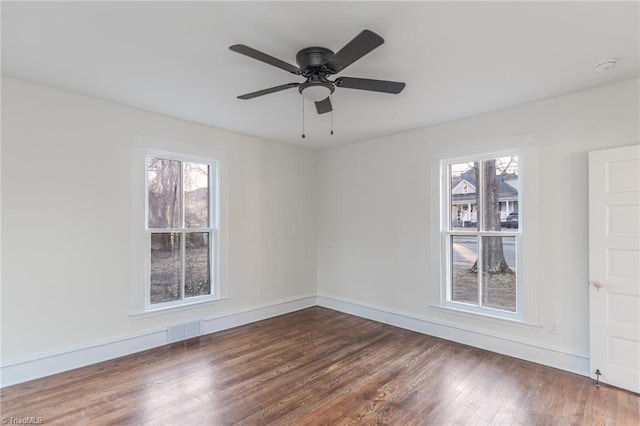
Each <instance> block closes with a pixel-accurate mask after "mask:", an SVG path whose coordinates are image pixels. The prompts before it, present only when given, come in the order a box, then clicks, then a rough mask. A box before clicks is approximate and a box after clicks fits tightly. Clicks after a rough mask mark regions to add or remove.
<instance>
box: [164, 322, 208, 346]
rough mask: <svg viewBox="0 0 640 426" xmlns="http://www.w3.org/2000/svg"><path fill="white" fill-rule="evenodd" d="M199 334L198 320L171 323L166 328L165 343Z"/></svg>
mask: <svg viewBox="0 0 640 426" xmlns="http://www.w3.org/2000/svg"><path fill="white" fill-rule="evenodd" d="M199 335H200V321H194V322H190V323H187V324H178V325H173V326H171V327H169V329H168V334H167V343H173V342H178V341H180V340H185V339H190V338H192V337H196V336H199Z"/></svg>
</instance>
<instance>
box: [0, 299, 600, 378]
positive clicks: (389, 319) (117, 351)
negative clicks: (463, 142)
mask: <svg viewBox="0 0 640 426" xmlns="http://www.w3.org/2000/svg"><path fill="white" fill-rule="evenodd" d="M312 306H322V307H325V308H329V309H333V310H336V311H339V312H344V313H347V314H351V315H356V316H359V317H362V318H366V319H370V320H373V321H378V322H381V323H384V324H389V325H393V326H396V327H400V328H404V329H407V330H412V331H416V332H419V333H423V334H428V335H431V336H435V337H440V338H443V339H447V340H451V341H454V342H458V343H463V344H466V345H470V346H474V347H477V348H481V349H486V350H489V351H492V352H497V353H501V354H504V355H508V356H512V357H515V358H520V359H524V360H526V361H531V362H535V363H538V364H542V365H547V366H549V367H554V368H558V369H561V370H565V371H570V372H572V373H576V374H580V375H583V376H589V375H590V374H589V357H588V356H585V355H581V354H574V353H570V352H568V351H566V350H563V349H561V348H553V347H548V346H543V345H540V344H538V343H536V342H528V341H526V340H523V339H517V338H514V337H513V336H505V335H500V334H498V333H494V332H490V331H487V330H484V329H480V328H471V327H465V326H461V325H460V324H455V323H448V322H445V321H440V320H435V319H432V318H427V317H424V316H418V315H414V314H410V313H406V312H401V311H395V310H390V309H388V308H384V307H381V306H373V305H367V304H364V303H361V302H357V301H352V300H346V299H343V298H339V297H335V296H330V295H318V296H315V295H308V296H300V297H294V298H288V299H283V300H279V301H275V302H271V303H265V304H261V305H255V306H252V307H248V308H245V309H238V310H235V311H227V312H222V313H220V314H218V315H213V316H209V317H204V318H200V325H201V335H205V334H209V333H215V332H217V331H222V330H226V329H229V328H233V327H238V326H241V325H245V324H249V323H252V322H256V321H262V320H265V319H268V318H272V317H275V316H278V315H283V314H287V313H290V312H295V311H298V310H301V309H305V308H310V307H312ZM196 321H197V320H196ZM167 343H168V342H167V328H162V329H158V330H152V331H148V332H143V333H137V334H131V335H127V336H120V337H117V338H113V339H108V340H104V341H99V342H93V343H90V344H87V345H83V346H80V347H74V348H66V349H63V350H60V351H56V352H52V353H48V354H43V355H40V356H37V357H32V358H29V359H22V360H17V361H12V362H8V363H4V364H2V366H0V387H6V386H11V385H14V384H18V383H23V382H26V381H29V380H34V379H38V378H41V377H46V376H50V375H52V374H57V373H61V372H64V371H69V370H73V369H75V368H80V367H84V366H87V365H90V364H96V363H98V362H102V361H107V360H110V359H114V358H118V357H121V356H125V355H130V354H133V353H136V352H141V351H144V350H147V349H152V348H155V347H159V346H163V345H166V344H167Z"/></svg>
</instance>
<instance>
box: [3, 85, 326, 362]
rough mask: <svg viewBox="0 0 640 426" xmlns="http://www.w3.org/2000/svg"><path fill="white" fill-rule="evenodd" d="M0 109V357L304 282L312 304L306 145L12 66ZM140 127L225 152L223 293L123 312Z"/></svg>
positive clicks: (97, 337) (14, 357)
mask: <svg viewBox="0 0 640 426" xmlns="http://www.w3.org/2000/svg"><path fill="white" fill-rule="evenodd" d="M2 121H3V122H2V255H3V258H2V264H3V265H2V266H3V269H2V363H3V365H7V364H12V363H14V362H15V361H20V360H25V359H27V360H28V359H36V358H38V357H40V356H43V355H49V354H52V353H57V352H61V353H64V352H65V351H68V350H69V349H70V348H71V349H78V348H83V347H86V346H87V345H91V344H93V343H96V342H97V343H104V342H106V341H109V340H110V339H111V340H114V341H117V340H119V339H121V338H122V337H130V336H136V335H140V334H144V332H147V331H154V330H161V329H163V328H164V327H166V326H168V325H172V324H177V323H183V322H185V321H190V320H194V319H195V320H198V319H202V318H210V317H220V316H223V315H225V314H226V313H241V312H245V311H247V310H252V309H255V308H260V307H263V308H264V307H265V306H270V305H272V304H274V303H279V302H282V301H288V300H294V299H296V298H303V297H305V296H311V300H312V304H313V301H314V300H315V299H314V298H313V296H314V295H315V293H316V285H315V284H316V283H315V280H316V270H315V266H316V253H315V250H316V247H315V229H316V223H315V222H316V205H315V199H316V197H315V195H314V194H315V193H316V190H315V182H316V180H315V154H314V153H313V152H310V151H308V150H305V149H299V148H296V147H291V146H286V145H283V144H278V143H273V142H268V141H264V140H259V139H255V138H251V137H247V136H241V135H238V134H233V133H229V132H225V131H221V130H217V129H213V128H210V127H206V126H201V125H197V124H194V123H189V122H186V121H182V120H178V119H174V118H170V117H167V116H161V115H158V114H152V113H148V112H144V111H140V110H136V109H133V108H128V107H125V106H121V105H117V104H114V103H110V102H105V101H101V100H97V99H93V98H88V97H84V96H79V95H74V94H70V93H65V92H61V91H57V90H53V89H49V88H44V87H39V86H35V85H31V84H27V83H24V82H20V81H16V80H12V79H3V80H2ZM134 134H143V135H148V136H152V137H154V138H162V139H168V140H172V141H175V142H180V143H186V144H196V145H203V146H207V147H212V148H215V149H219V150H222V151H225V152H226V154H227V159H228V171H229V174H228V182H227V188H228V192H229V199H228V226H229V231H228V236H229V253H228V254H229V259H230V260H229V263H228V268H229V270H228V276H229V293H230V298H229V299H228V300H224V301H220V302H216V303H215V304H213V305H208V306H206V307H200V308H193V309H187V310H183V311H180V312H175V313H169V314H161V315H156V316H152V317H148V318H142V319H131V318H130V317H129V313H130V312H131V297H132V296H131V294H132V291H131V290H132V285H133V284H132V282H131V281H132V280H131V275H132V274H131V268H132V265H131V257H132V253H131V229H130V227H131V214H132V213H131V212H132V206H131V197H132V195H131V191H132V178H131V167H132V166H131V157H132V143H133V142H134ZM231 325H232V323H231ZM18 366H19V365H18ZM22 367H23V370H24V369H25V368H27V367H26V366H22Z"/></svg>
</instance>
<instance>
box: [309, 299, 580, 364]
mask: <svg viewBox="0 0 640 426" xmlns="http://www.w3.org/2000/svg"><path fill="white" fill-rule="evenodd" d="M317 300H318V306H322V307H325V308H329V309H333V310H336V311H339V312H343V313H346V314H350V315H355V316H359V317H362V318H366V319H370V320H373V321H377V322H381V323H384V324H389V325H393V326H395V327H400V328H404V329H407V330H412V331H416V332H418V333H422V334H428V335H430V336H435V337H440V338H442V339H446V340H451V341H454V342H458V343H462V344H465V345H470V346H474V347H477V348H481V349H486V350H488V351H491V352H496V353H500V354H503V355H508V356H512V357H514V358H520V359H523V360H526V361H531V362H535V363H537V364H542V365H546V366H549V367H553V368H558V369H561V370H565V371H569V372H572V373H576V374H580V375H583V376H589V375H590V374H589V357H588V356H585V355H581V354H575V353H570V352H568V351H566V350H563V349H562V348H553V347H550V346H544V345H541V344H539V343H536V342H530V341H526V340H524V339H518V338H514V337H513V336H506V335H500V334H499V333H495V332H490V331H487V330H484V329H481V328H476V327H473V328H472V327H467V326H462V325H460V324H456V323H451V322H445V321H440V320H435V319H432V318H427V317H424V316H418V315H414V314H410V313H406V312H400V311H395V310H390V309H387V308H384V307H380V306H373V305H367V304H363V303H360V302H356V301H352V300H346V299H343V298H339V297H335V296H329V295H318V297H317Z"/></svg>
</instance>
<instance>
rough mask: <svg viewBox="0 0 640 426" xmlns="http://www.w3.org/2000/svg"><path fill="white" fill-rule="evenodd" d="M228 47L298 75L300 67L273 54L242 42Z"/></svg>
mask: <svg viewBox="0 0 640 426" xmlns="http://www.w3.org/2000/svg"><path fill="white" fill-rule="evenodd" d="M229 49H230V50H233V51H234V52H237V53H240V54H241V55H246V56H248V57H250V58H253V59H257V60H258V61H262V62H265V63H267V64H269V65H273V66H274V67H278V68H280V69H283V70H285V71H289V72H290V73H291V74H296V75H300V68H298V67H296V66H295V65H291V64H289V63H287V62H285V61H281V60H280V59H278V58H274V57H273V56H270V55H267V54H266V53H262V52H260V51H259V50H256V49H253V48H251V47H249V46H245V45H244V44H234V45H233V46H229Z"/></svg>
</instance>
